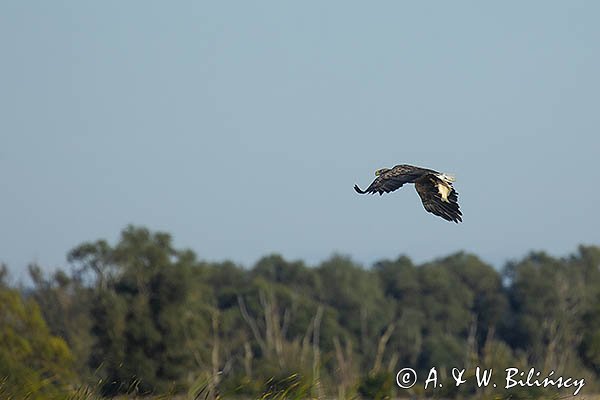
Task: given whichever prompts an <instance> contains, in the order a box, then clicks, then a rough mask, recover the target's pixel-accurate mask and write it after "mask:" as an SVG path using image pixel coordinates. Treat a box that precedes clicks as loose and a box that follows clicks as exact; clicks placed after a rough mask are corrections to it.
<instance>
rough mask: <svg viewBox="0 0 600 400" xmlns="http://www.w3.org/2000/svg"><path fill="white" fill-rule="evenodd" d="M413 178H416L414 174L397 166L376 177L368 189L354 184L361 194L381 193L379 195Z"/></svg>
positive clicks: (397, 187)
mask: <svg viewBox="0 0 600 400" xmlns="http://www.w3.org/2000/svg"><path fill="white" fill-rule="evenodd" d="M412 180H414V176H413V175H412V174H408V173H407V171H405V170H404V169H402V168H398V167H396V168H393V169H391V170H389V171H387V172H384V173H383V174H381V175H379V176H378V177H377V178H375V180H374V181H373V182H372V183H371V184H370V185H369V187H368V188H367V189H366V190H362V189H361V188H359V187H358V185H354V190H356V191H357V192H358V193H360V194H365V193H371V194H375V193H379V195H382V194H383V193H389V192H393V191H394V190H396V189H399V188H400V187H402V185H404V184H405V183H408V182H411V181H412Z"/></svg>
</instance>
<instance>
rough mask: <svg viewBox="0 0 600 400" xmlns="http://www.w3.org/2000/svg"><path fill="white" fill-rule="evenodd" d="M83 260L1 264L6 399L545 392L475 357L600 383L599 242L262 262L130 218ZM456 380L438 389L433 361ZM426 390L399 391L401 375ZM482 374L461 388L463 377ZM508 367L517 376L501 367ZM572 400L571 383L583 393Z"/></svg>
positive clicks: (0, 367)
mask: <svg viewBox="0 0 600 400" xmlns="http://www.w3.org/2000/svg"><path fill="white" fill-rule="evenodd" d="M67 260H68V262H69V264H70V270H68V271H67V270H58V271H56V272H54V273H52V274H50V275H46V274H44V273H43V272H42V269H41V268H40V267H39V266H37V265H31V266H30V267H29V272H30V276H31V279H32V282H33V287H31V288H20V289H19V288H15V287H14V285H9V284H8V283H7V276H8V274H7V268H6V266H4V265H2V266H0V324H1V325H0V345H1V346H0V398H14V399H19V398H29V399H37V398H40V399H41V398H44V399H46V398H47V399H68V398H70V399H92V398H93V399H96V398H101V397H106V396H124V397H125V398H130V397H135V396H150V397H152V398H174V399H175V398H181V399H182V398H189V399H217V398H230V397H238V398H262V399H284V398H296V399H303V398H315V399H322V398H333V397H335V398H338V399H353V398H365V399H386V398H394V397H398V396H401V397H414V396H416V397H427V396H433V397H444V398H469V397H477V398H482V397H485V398H506V397H509V396H510V397H511V398H539V397H548V398H550V397H554V396H557V395H558V392H556V391H552V390H550V389H547V390H539V388H518V390H513V391H510V392H509V391H506V390H500V389H499V388H496V389H494V388H492V387H478V386H477V385H476V384H475V372H474V370H475V367H476V366H480V367H481V368H484V369H493V370H494V371H497V373H500V372H501V371H503V370H504V369H505V368H507V367H517V368H521V369H522V370H527V369H528V368H530V367H535V368H536V369H537V370H539V371H543V372H544V373H548V372H549V371H550V370H555V371H557V372H560V374H562V375H564V376H573V377H579V378H581V377H583V378H585V379H586V387H585V389H584V390H586V392H587V393H590V391H593V390H598V389H600V388H599V387H597V386H596V387H594V382H599V381H600V248H599V247H594V246H587V247H586V246H581V247H580V248H579V249H578V250H577V252H576V253H574V254H572V255H569V256H568V257H565V258H555V257H551V256H549V255H547V254H545V253H543V252H534V253H531V254H529V255H527V256H526V257H524V258H523V259H521V260H515V261H511V262H509V263H507V265H506V266H505V268H504V269H503V270H502V271H497V270H495V269H494V268H492V267H491V266H489V265H487V264H486V263H484V262H483V261H482V260H480V259H479V258H478V257H477V256H475V255H473V254H468V253H464V252H460V253H456V254H452V255H449V256H447V257H444V258H440V259H436V260H433V261H431V262H428V263H425V264H422V265H415V264H413V262H412V261H411V260H410V259H409V258H408V257H405V256H400V257H399V258H397V259H396V260H381V261H378V262H376V263H375V264H374V265H373V267H372V268H369V269H365V268H363V267H362V266H360V265H358V264H357V263H355V262H354V261H352V260H351V259H350V258H348V257H344V256H341V255H333V256H332V257H330V258H329V259H327V260H325V261H323V262H322V263H320V264H319V265H316V266H313V267H309V266H307V265H305V264H304V263H303V262H302V261H289V260H285V259H284V258H283V257H281V256H280V255H277V254H272V255H267V256H265V257H263V258H262V259H260V260H259V261H258V262H257V263H256V264H255V265H254V266H253V267H252V268H249V269H246V268H243V267H241V266H239V265H236V264H234V263H232V262H229V261H225V262H206V261H202V260H199V259H198V258H197V257H196V255H195V254H194V253H193V252H192V251H190V250H186V249H184V250H180V249H176V248H174V247H173V244H172V238H171V236H170V235H169V234H166V233H163V232H151V231H149V230H148V229H146V228H143V227H135V226H129V227H127V228H126V229H124V230H123V232H122V233H121V237H120V239H119V240H118V242H117V243H116V244H114V245H111V244H110V243H108V242H106V241H105V240H97V241H94V242H86V243H82V244H80V245H78V246H76V247H75V248H74V249H72V250H71V251H70V252H69V253H68V255H67ZM434 366H435V367H436V368H437V370H438V372H439V378H440V382H444V387H443V388H439V389H431V388H429V389H427V390H425V389H424V388H423V385H422V384H423V383H424V378H423V377H426V376H427V373H428V371H429V370H430V368H431V367H434ZM404 367H411V368H414V369H415V370H416V371H417V373H418V375H419V377H421V379H420V384H418V385H416V386H415V387H413V388H411V389H409V390H400V389H399V388H398V386H397V385H396V384H395V376H396V372H397V371H398V370H400V369H401V368H404ZM453 367H458V368H465V369H466V370H467V372H466V373H465V377H466V378H467V380H468V382H467V383H466V384H464V385H463V386H460V387H458V388H456V387H455V386H454V385H453V380H452V375H451V371H452V368H453ZM498 371H500V372H498ZM570 393H571V394H572V391H571V392H570Z"/></svg>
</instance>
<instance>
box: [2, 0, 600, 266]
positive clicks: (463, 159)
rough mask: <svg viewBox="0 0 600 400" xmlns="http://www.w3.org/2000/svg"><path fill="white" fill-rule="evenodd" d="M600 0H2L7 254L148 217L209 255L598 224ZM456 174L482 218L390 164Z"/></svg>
mask: <svg viewBox="0 0 600 400" xmlns="http://www.w3.org/2000/svg"><path fill="white" fill-rule="evenodd" d="M598 15H600V3H598V2H592V1H571V2H561V1H531V2H516V1H514V2H501V3H500V2H495V3H490V2H486V3H482V2H463V1H458V2H397V1H387V2H377V3H375V4H374V3H365V2H352V1H351V2H348V1H330V2H316V1H314V2H277V1H272V2H241V1H240V2H151V1H129V2H121V1H103V2H76V1H71V2H63V1H56V2H43V1H31V2H23V1H3V2H1V3H0V49H1V50H2V62H1V63H0V87H1V88H2V90H1V91H0V110H1V111H0V112H1V118H0V184H1V186H2V192H1V193H2V201H1V202H0V226H1V228H0V260H1V261H3V262H5V263H7V264H8V265H9V267H10V268H11V270H12V271H14V273H15V274H16V275H17V276H19V274H22V271H24V269H25V268H26V266H27V264H28V263H30V262H38V263H39V264H41V265H42V266H43V267H44V268H48V269H51V268H54V267H57V266H63V267H68V266H67V264H66V261H65V254H66V252H67V251H68V250H69V249H71V248H72V247H74V246H75V245H77V244H79V243H81V242H83V241H87V240H96V239H99V238H106V239H108V240H110V241H115V240H116V239H117V238H118V235H119V232H120V231H121V230H122V229H123V228H124V227H125V226H126V225H127V224H137V225H144V226H147V227H149V228H151V229H153V230H163V231H167V232H169V233H171V234H172V235H173V237H174V242H175V245H176V246H177V247H179V248H184V247H189V248H191V249H193V250H194V251H196V252H197V254H198V256H199V257H200V258H202V259H207V260H211V261H218V260H225V259H230V260H233V261H236V262H239V263H242V264H244V265H248V266H249V265H252V263H254V262H255V261H256V260H257V259H258V258H259V257H261V256H263V255H266V254H268V253H271V252H277V253H281V254H282V255H283V256H285V257H286V258H289V259H298V258H300V259H303V260H306V261H307V262H309V263H311V264H314V263H317V262H319V261H321V260H323V259H325V258H327V257H329V256H330V255H331V254H332V253H334V252H337V253H342V254H347V255H349V256H351V257H352V258H353V259H355V260H356V261H358V262H361V263H363V264H365V265H370V264H371V263H372V262H373V261H375V260H377V259H381V258H395V257H396V256H398V255H399V254H406V255H408V256H410V257H412V258H413V259H414V260H415V261H417V262H422V261H426V260H430V259H433V258H435V257H440V256H444V255H447V254H449V253H451V252H455V251H459V250H466V251H469V252H474V253H476V254H477V255H479V256H480V257H482V258H483V259H484V260H485V261H487V262H490V263H492V264H494V265H496V266H502V265H503V263H504V262H505V261H507V260H509V259H513V258H517V257H521V256H522V255H524V254H526V252H528V251H529V250H531V249H536V250H546V251H548V252H549V253H551V254H554V255H566V254H568V253H570V252H572V251H574V250H575V249H576V246H577V245H578V244H581V243H583V244H599V243H598V238H600V236H599V235H598V226H599V224H598V223H599V222H600V218H599V217H598V214H597V211H596V210H597V207H598V206H597V205H598V204H600V185H599V184H598V178H599V173H598V158H599V157H598V155H599V154H600V136H599V130H600V129H599V128H600V108H599V105H600V74H599V73H598V71H600V24H598ZM401 163H408V164H415V165H420V166H426V167H430V168H433V169H437V170H440V171H445V172H452V173H454V174H455V175H456V176H457V178H458V181H457V182H456V184H455V187H456V189H457V191H458V192H459V194H460V203H461V208H462V210H463V213H464V223H463V224H460V225H456V224H451V223H448V222H446V221H444V220H442V219H440V218H437V217H434V216H433V215H431V214H428V213H426V212H425V211H424V210H423V209H422V206H421V204H420V201H419V198H418V196H417V194H416V192H415V191H414V188H413V187H412V186H406V187H404V188H402V190H400V191H398V192H396V193H393V194H392V195H387V196H383V197H379V196H377V197H368V196H359V195H357V194H356V193H355V192H354V191H353V190H352V186H353V185H354V183H358V184H359V185H360V186H361V187H364V186H366V185H368V184H369V183H370V182H371V180H372V179H373V177H374V176H373V172H374V171H375V170H376V169H378V168H381V167H391V166H393V165H396V164H401Z"/></svg>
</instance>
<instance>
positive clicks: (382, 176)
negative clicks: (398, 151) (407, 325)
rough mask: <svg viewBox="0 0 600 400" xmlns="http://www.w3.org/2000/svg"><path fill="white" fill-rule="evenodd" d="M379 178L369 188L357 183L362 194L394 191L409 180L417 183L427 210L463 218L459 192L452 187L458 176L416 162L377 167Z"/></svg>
mask: <svg viewBox="0 0 600 400" xmlns="http://www.w3.org/2000/svg"><path fill="white" fill-rule="evenodd" d="M375 176H376V177H377V178H375V180H374V181H373V183H371V184H370V185H369V187H368V188H367V189H366V190H362V189H361V188H359V187H358V186H357V185H354V190H356V191H357V192H358V193H360V194H365V193H370V194H375V193H379V195H382V194H383V193H389V192H393V191H394V190H396V189H399V188H400V187H402V185H404V184H405V183H414V184H415V189H417V193H418V194H419V197H421V202H422V203H423V207H425V210H426V211H428V212H430V213H432V214H435V215H437V216H439V217H442V218H444V219H445V220H446V221H451V222H456V223H459V222H462V213H461V212H460V209H459V206H458V193H457V192H456V190H454V187H452V182H454V180H455V179H454V177H453V176H452V175H448V174H444V173H440V172H437V171H434V170H432V169H428V168H421V167H415V166H412V165H406V164H403V165H396V166H395V167H394V168H381V169H378V170H377V171H375Z"/></svg>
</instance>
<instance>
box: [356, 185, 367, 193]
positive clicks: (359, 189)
mask: <svg viewBox="0 0 600 400" xmlns="http://www.w3.org/2000/svg"><path fill="white" fill-rule="evenodd" d="M354 190H356V193H360V194H365V193H367V192H365V191H364V190H362V189H361V188H359V187H358V185H354Z"/></svg>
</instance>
